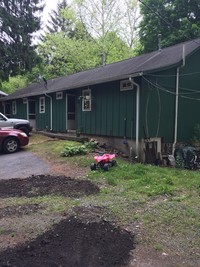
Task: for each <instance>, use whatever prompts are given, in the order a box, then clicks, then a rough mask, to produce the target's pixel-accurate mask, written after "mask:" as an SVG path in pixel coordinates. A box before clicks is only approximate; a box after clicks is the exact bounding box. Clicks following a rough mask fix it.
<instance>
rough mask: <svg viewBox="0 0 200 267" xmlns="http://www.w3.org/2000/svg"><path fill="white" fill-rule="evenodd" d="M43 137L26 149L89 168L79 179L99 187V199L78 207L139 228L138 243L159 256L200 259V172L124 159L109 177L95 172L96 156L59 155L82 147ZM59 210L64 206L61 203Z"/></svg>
mask: <svg viewBox="0 0 200 267" xmlns="http://www.w3.org/2000/svg"><path fill="white" fill-rule="evenodd" d="M42 138H43V139H42V140H41V136H39V135H33V136H32V137H31V142H30V146H29V148H28V149H29V150H30V151H32V152H34V153H36V154H38V155H39V156H41V157H42V158H44V159H46V160H48V161H49V162H52V164H53V162H57V163H60V164H68V165H70V166H71V168H85V169H86V172H85V175H84V176H83V177H81V178H82V179H88V180H91V181H93V182H94V183H96V184H98V185H99V187H100V193H99V194H97V195H90V196H84V197H82V198H80V199H78V200H77V202H76V205H86V204H87V203H89V204H90V205H94V206H101V207H103V208H105V209H106V211H107V212H106V214H105V216H106V217H107V219H109V220H112V221H115V222H116V224H118V225H120V226H122V227H127V228H131V227H133V228H134V229H137V230H136V231H137V233H138V235H137V239H138V242H140V243H142V244H144V245H149V246H151V247H153V249H155V250H156V251H160V252H165V253H172V254H173V253H176V254H179V255H186V256H187V255H188V257H191V258H192V257H196V258H200V253H199V244H200V201H199V200H200V173H199V171H188V170H181V169H176V168H168V167H157V166H151V165H144V164H131V163H129V162H127V161H124V160H123V159H120V158H117V166H116V167H113V168H111V169H110V170H109V171H108V172H105V171H103V170H96V171H91V170H90V164H91V162H93V156H94V155H93V153H88V154H87V155H81V156H73V157H61V156H60V153H61V151H62V150H63V148H64V147H65V146H69V145H71V146H79V145H80V144H79V143H75V142H68V141H59V140H54V141H46V140H45V138H44V137H42ZM48 140H49V139H48ZM41 141H42V142H41ZM61 201H63V200H62V199H61ZM57 205H58V207H59V208H61V206H63V205H59V203H58V200H57ZM69 205H70V202H69V203H68V204H67V206H69ZM71 205H74V202H72V203H71Z"/></svg>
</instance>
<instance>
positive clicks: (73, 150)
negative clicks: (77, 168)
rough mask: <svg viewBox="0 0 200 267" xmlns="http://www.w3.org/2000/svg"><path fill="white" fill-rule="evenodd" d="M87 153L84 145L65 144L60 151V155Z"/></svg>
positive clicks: (68, 155) (69, 155)
mask: <svg viewBox="0 0 200 267" xmlns="http://www.w3.org/2000/svg"><path fill="white" fill-rule="evenodd" d="M85 154H87V149H86V146H85V145H82V146H66V147H65V148H64V149H63V150H62V151H61V156H62V157H72V156H75V155H85Z"/></svg>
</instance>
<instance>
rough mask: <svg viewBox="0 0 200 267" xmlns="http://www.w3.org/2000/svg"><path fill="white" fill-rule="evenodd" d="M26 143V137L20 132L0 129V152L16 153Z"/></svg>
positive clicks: (27, 140) (27, 139)
mask: <svg viewBox="0 0 200 267" xmlns="http://www.w3.org/2000/svg"><path fill="white" fill-rule="evenodd" d="M28 142H29V138H28V136H27V135H26V134H25V133H24V132H22V131H20V130H17V129H6V128H0V150H1V151H3V152H4V153H13V152H16V151H17V150H18V149H19V148H20V147H22V146H26V145H28Z"/></svg>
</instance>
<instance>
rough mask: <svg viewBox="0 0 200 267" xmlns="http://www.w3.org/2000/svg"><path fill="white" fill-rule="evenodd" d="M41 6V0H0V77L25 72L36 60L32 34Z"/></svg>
mask: <svg viewBox="0 0 200 267" xmlns="http://www.w3.org/2000/svg"><path fill="white" fill-rule="evenodd" d="M43 6H44V5H43V0H15V1H14V0H9V1H8V0H0V79H2V80H5V79H8V77H9V76H10V75H11V76H15V75H17V74H23V73H26V72H27V71H30V70H31V69H32V67H33V66H34V65H35V64H36V63H37V61H38V57H37V54H36V52H35V47H34V46H33V45H32V38H33V34H34V33H35V32H36V31H38V30H39V29H40V25H41V24H40V23H41V22H40V16H39V12H41V11H42V10H43Z"/></svg>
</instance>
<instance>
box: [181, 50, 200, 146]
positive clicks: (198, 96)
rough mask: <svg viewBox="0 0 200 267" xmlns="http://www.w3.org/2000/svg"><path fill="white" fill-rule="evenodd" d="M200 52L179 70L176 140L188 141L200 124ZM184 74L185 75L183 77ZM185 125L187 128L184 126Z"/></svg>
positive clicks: (187, 60)
mask: <svg viewBox="0 0 200 267" xmlns="http://www.w3.org/2000/svg"><path fill="white" fill-rule="evenodd" d="M199 62H200V51H198V52H196V53H195V54H194V55H192V56H191V57H190V58H189V59H186V65H185V67H183V68H181V70H180V88H179V94H180V97H179V119H178V140H180V141H188V140H189V139H190V138H191V136H192V132H193V129H194V126H195V125H196V124H200V116H199V114H200V65H199ZM185 74H186V75H185ZM186 125H187V126H186Z"/></svg>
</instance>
